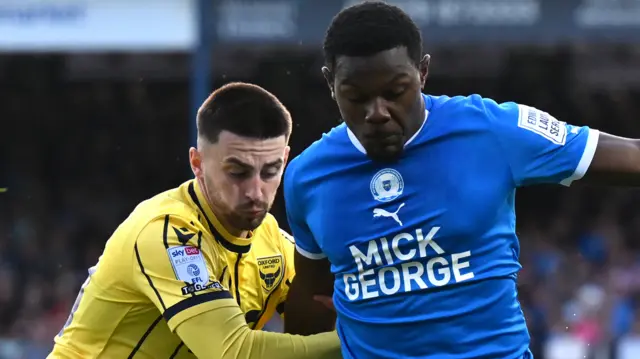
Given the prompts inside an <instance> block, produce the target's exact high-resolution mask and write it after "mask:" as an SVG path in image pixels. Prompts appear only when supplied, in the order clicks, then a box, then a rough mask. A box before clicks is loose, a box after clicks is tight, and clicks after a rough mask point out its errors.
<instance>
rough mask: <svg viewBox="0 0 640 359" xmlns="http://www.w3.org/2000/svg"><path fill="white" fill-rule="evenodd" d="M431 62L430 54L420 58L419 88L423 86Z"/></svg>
mask: <svg viewBox="0 0 640 359" xmlns="http://www.w3.org/2000/svg"><path fill="white" fill-rule="evenodd" d="M430 62H431V55H429V54H426V55H424V57H423V58H422V60H420V68H419V69H418V70H420V88H424V84H425V83H426V82H427V76H428V75H429V63H430Z"/></svg>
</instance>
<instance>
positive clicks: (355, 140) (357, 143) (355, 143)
mask: <svg viewBox="0 0 640 359" xmlns="http://www.w3.org/2000/svg"><path fill="white" fill-rule="evenodd" d="M427 117H429V110H427V109H425V110H424V120H423V121H422V124H421V125H420V128H419V129H418V131H416V133H414V134H413V136H411V138H410V139H409V140H408V141H407V142H405V143H404V147H407V145H408V144H410V143H411V141H413V140H414V139H415V138H416V137H418V134H419V133H420V132H421V131H422V128H423V127H424V124H425V123H427ZM347 135H348V136H349V139H350V140H351V143H352V144H353V146H354V147H355V148H356V149H357V150H358V151H360V152H362V153H364V154H365V155H366V154H367V151H366V150H365V149H364V147H362V144H361V143H360V141H359V140H358V138H357V137H356V135H354V134H353V132H351V130H350V129H349V127H347Z"/></svg>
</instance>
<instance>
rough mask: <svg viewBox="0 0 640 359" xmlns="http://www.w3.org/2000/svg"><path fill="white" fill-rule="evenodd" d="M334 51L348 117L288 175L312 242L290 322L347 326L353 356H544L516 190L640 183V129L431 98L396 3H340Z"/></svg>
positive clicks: (416, 47)
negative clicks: (520, 283) (523, 290)
mask: <svg viewBox="0 0 640 359" xmlns="http://www.w3.org/2000/svg"><path fill="white" fill-rule="evenodd" d="M324 52H325V60H326V67H324V68H323V69H322V71H323V73H324V76H325V78H326V80H327V83H328V85H329V89H330V91H331V95H332V97H333V98H334V99H335V101H336V102H337V104H338V107H339V109H340V113H341V115H342V118H343V119H344V124H341V125H339V126H337V127H335V128H334V129H333V130H331V131H330V132H329V133H328V134H325V135H324V136H323V137H322V138H321V139H320V140H319V141H317V142H315V143H313V144H312V145H311V146H310V147H309V148H307V149H306V150H305V151H304V152H303V153H302V154H300V155H299V156H298V157H297V158H296V159H294V160H293V161H292V162H291V164H290V165H289V167H288V169H287V171H286V174H285V183H284V187H285V201H286V206H287V213H288V217H289V222H290V225H291V228H292V231H293V234H294V237H295V239H296V247H297V253H296V255H295V268H296V273H297V276H296V277H295V279H294V281H293V284H292V285H291V290H290V292H289V297H288V301H287V304H286V306H287V316H286V318H285V330H286V331H287V332H290V333H297V334H305V335H306V334H312V333H318V332H323V331H328V330H331V329H332V328H333V327H334V326H335V327H336V328H337V330H338V333H339V335H340V339H341V341H342V351H343V356H344V358H355V359H373V358H429V359H529V358H531V357H532V354H531V352H530V350H529V333H528V331H527V326H526V323H525V319H524V316H523V313H522V310H521V308H520V304H519V303H518V298H517V289H516V279H517V273H518V271H519V270H520V268H521V267H520V264H519V261H518V258H519V255H520V246H519V244H518V238H517V236H516V233H515V220H516V216H515V212H514V199H515V190H516V188H519V187H523V186H527V185H534V184H542V183H556V184H562V185H565V186H568V185H569V184H571V182H573V181H576V180H579V179H581V178H582V177H583V176H585V174H586V177H585V179H584V180H585V181H586V182H588V183H598V184H614V185H632V186H636V185H640V141H638V140H632V139H626V138H621V137H616V136H612V135H608V134H605V133H600V132H598V131H597V130H595V129H590V128H588V127H579V126H572V125H569V124H567V123H565V122H561V121H559V120H557V119H555V118H554V117H553V116H552V115H550V114H548V113H546V112H543V111H541V110H538V109H536V108H534V107H530V106H526V105H522V104H517V103H512V102H507V103H501V104H500V103H496V102H495V101H493V100H491V99H488V98H483V97H481V96H478V95H471V96H466V97H464V96H456V97H448V96H431V95H423V94H422V92H421V90H422V88H423V86H424V84H425V81H426V80H427V74H428V65H429V59H430V58H429V56H428V55H424V56H423V53H422V38H421V34H420V31H419V29H418V27H417V26H416V24H415V23H414V22H413V21H412V20H411V19H410V17H409V16H408V15H407V14H406V13H404V12H403V11H402V10H400V9H399V8H397V7H395V6H392V5H388V4H385V3H381V2H365V3H362V4H358V5H355V6H352V7H348V8H346V9H344V10H343V11H341V12H340V13H339V14H338V15H337V16H336V17H335V18H334V19H333V21H332V23H331V25H330V27H329V29H328V31H327V33H326V37H325V41H324ZM575 120H577V121H579V120H580V119H575ZM319 295H320V296H332V298H333V304H334V306H335V313H334V312H332V311H330V310H329V309H327V308H325V307H324V306H322V305H321V304H320V303H318V302H317V301H314V298H315V297H317V296H319ZM336 313H337V321H336Z"/></svg>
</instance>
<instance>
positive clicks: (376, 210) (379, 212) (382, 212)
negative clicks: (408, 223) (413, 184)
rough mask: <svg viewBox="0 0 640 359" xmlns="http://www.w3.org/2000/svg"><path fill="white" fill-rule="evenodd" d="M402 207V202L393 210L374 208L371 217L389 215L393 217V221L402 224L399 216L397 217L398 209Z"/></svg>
mask: <svg viewBox="0 0 640 359" xmlns="http://www.w3.org/2000/svg"><path fill="white" fill-rule="evenodd" d="M402 207H404V203H403V204H401V205H400V206H399V207H398V209H396V211H395V212H393V213H392V212H388V211H386V210H384V209H382V208H374V209H373V218H377V217H391V218H393V220H394V221H396V222H398V224H399V225H400V226H402V221H400V218H399V217H398V212H399V211H400V209H401V208H402Z"/></svg>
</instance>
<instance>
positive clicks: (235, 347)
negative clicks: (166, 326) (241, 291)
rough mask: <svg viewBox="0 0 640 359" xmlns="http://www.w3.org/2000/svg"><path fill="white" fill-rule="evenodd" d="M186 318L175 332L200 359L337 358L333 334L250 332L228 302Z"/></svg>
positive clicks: (337, 340) (236, 308)
mask: <svg viewBox="0 0 640 359" xmlns="http://www.w3.org/2000/svg"><path fill="white" fill-rule="evenodd" d="M214 303H215V304H214V307H213V308H211V309H210V310H209V311H207V312H205V313H202V314H199V315H197V316H194V317H192V318H190V319H187V320H186V321H184V322H183V323H182V324H180V325H179V326H178V328H177V330H176V332H177V333H178V335H179V336H180V338H181V339H182V341H183V342H184V343H185V344H186V345H187V347H189V349H191V351H193V353H194V354H195V355H196V356H197V357H198V358H200V359H272V358H278V359H339V358H342V356H341V355H340V341H339V339H338V335H337V334H336V332H335V331H333V332H328V333H321V334H315V335H310V336H300V335H292V334H282V333H269V332H263V331H260V330H251V329H249V326H248V325H247V323H246V322H245V320H244V315H243V313H242V312H241V310H240V308H239V307H238V304H237V303H236V302H235V301H234V300H232V299H223V300H219V301H216V302H214Z"/></svg>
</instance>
